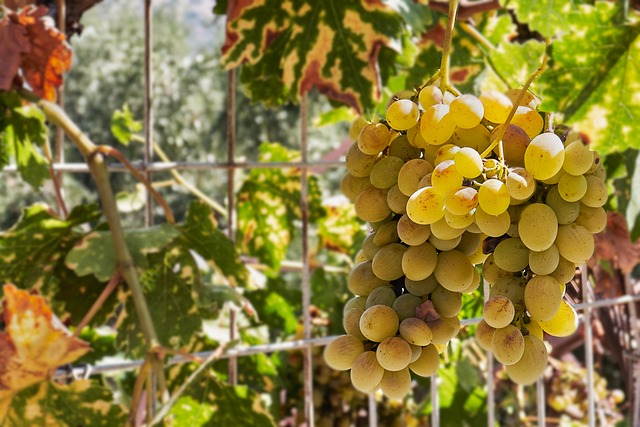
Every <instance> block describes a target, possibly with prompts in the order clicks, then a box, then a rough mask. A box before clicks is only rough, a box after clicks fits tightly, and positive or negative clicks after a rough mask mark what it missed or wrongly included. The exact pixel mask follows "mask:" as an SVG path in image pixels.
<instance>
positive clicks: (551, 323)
mask: <svg viewBox="0 0 640 427" xmlns="http://www.w3.org/2000/svg"><path fill="white" fill-rule="evenodd" d="M538 323H539V324H540V327H541V328H542V330H543V331H545V332H546V333H548V334H549V335H553V336H554V337H568V336H569V335H571V334H573V333H574V332H575V331H576V330H578V314H577V313H576V310H575V309H574V308H573V307H572V306H571V305H570V304H569V303H568V302H566V301H565V300H562V302H561V303H560V308H558V311H557V312H556V314H555V315H554V316H553V317H552V318H551V319H549V320H546V321H542V320H541V321H539V322H538Z"/></svg>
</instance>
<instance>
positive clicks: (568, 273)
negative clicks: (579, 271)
mask: <svg viewBox="0 0 640 427" xmlns="http://www.w3.org/2000/svg"><path fill="white" fill-rule="evenodd" d="M575 274H576V265H575V264H574V263H572V262H571V261H568V260H566V259H565V258H563V257H562V254H561V255H560V259H559V260H558V267H557V268H556V269H555V270H554V272H553V273H551V274H550V276H551V277H553V278H554V279H556V280H557V281H558V283H567V282H568V281H569V280H571V279H573V276H575Z"/></svg>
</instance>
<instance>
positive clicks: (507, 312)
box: [482, 295, 516, 329]
mask: <svg viewBox="0 0 640 427" xmlns="http://www.w3.org/2000/svg"><path fill="white" fill-rule="evenodd" d="M515 313H516V310H515V307H514V306H513V303H512V302H511V300H510V299H509V298H507V297H504V296H502V295H497V296H493V297H490V298H489V299H488V300H487V301H485V303H484V307H483V309H482V317H483V318H484V321H485V322H487V324H488V325H489V326H491V327H493V328H496V329H500V328H504V327H505V326H507V325H508V324H510V323H511V322H512V321H513V318H514V316H515Z"/></svg>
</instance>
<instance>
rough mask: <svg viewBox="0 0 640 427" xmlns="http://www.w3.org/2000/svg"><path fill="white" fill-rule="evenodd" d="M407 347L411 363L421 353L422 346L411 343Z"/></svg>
mask: <svg viewBox="0 0 640 427" xmlns="http://www.w3.org/2000/svg"><path fill="white" fill-rule="evenodd" d="M409 347H411V363H413V362H415V361H416V360H418V358H419V357H420V355H421V354H422V347H420V346H419V345H413V344H409Z"/></svg>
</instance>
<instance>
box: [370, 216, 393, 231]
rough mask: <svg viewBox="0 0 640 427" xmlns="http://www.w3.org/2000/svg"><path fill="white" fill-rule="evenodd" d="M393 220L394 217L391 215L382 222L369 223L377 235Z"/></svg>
mask: <svg viewBox="0 0 640 427" xmlns="http://www.w3.org/2000/svg"><path fill="white" fill-rule="evenodd" d="M392 220H393V215H391V214H389V215H387V216H386V217H384V218H383V219H381V220H380V221H373V222H369V227H370V228H371V230H372V231H373V232H374V233H375V232H377V231H378V230H379V229H380V227H382V226H383V225H385V224H386V223H388V222H389V221H392Z"/></svg>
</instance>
